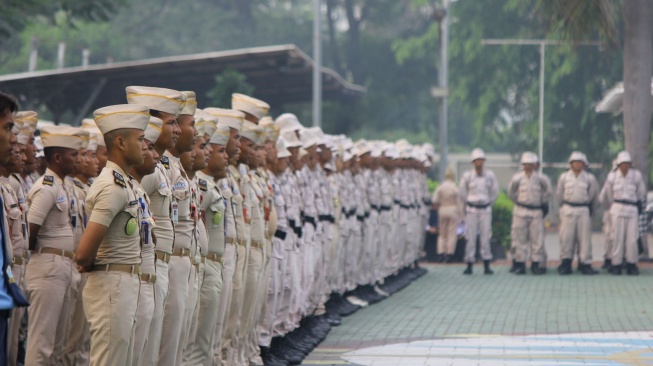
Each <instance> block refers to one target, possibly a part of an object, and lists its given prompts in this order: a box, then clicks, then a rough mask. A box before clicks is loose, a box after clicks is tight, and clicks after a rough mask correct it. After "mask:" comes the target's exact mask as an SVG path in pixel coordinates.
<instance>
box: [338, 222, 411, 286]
mask: <svg viewBox="0 0 653 366" xmlns="http://www.w3.org/2000/svg"><path fill="white" fill-rule="evenodd" d="M402 239H403V238H402ZM346 246H347V251H348V252H349V253H348V255H347V262H346V263H347V265H346V281H347V290H348V291H351V290H353V289H355V288H356V286H358V284H359V283H358V279H359V274H358V273H359V271H360V268H359V266H360V264H361V259H362V258H363V255H364V254H363V223H362V222H361V221H359V220H357V219H356V220H355V221H354V222H353V227H352V230H351V232H350V234H349V238H348V240H347V245H346Z"/></svg>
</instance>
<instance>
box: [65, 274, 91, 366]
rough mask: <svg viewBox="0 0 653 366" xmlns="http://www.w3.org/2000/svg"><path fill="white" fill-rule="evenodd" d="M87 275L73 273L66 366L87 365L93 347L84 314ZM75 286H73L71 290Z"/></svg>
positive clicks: (66, 344) (66, 342)
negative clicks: (83, 294)
mask: <svg viewBox="0 0 653 366" xmlns="http://www.w3.org/2000/svg"><path fill="white" fill-rule="evenodd" d="M87 276H88V275H87V274H85V273H79V272H77V271H73V272H72V277H73V281H72V282H73V284H74V283H77V286H74V287H75V288H74V289H73V297H72V299H73V301H74V302H73V306H72V308H73V311H72V312H71V314H70V326H69V327H68V332H67V333H68V335H67V337H66V340H65V343H64V352H63V364H64V365H66V366H77V365H87V364H88V362H89V360H88V354H89V351H90V347H91V334H90V331H89V329H88V321H86V314H85V313H84V301H83V296H82V293H83V291H84V286H85V285H86V279H87ZM72 287H73V285H72V284H71V288H72Z"/></svg>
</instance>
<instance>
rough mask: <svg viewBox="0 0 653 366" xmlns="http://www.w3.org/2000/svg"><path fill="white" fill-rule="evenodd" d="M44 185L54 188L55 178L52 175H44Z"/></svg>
mask: <svg viewBox="0 0 653 366" xmlns="http://www.w3.org/2000/svg"><path fill="white" fill-rule="evenodd" d="M43 185H44V186H53V185H54V177H53V176H51V175H44V176H43Z"/></svg>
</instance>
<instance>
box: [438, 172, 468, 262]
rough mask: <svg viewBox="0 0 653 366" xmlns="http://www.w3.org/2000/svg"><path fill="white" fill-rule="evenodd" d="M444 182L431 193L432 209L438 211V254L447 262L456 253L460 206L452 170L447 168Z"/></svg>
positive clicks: (460, 213)
mask: <svg viewBox="0 0 653 366" xmlns="http://www.w3.org/2000/svg"><path fill="white" fill-rule="evenodd" d="M444 177H445V180H444V182H443V183H442V184H441V185H439V186H438V188H437V189H436V190H435V192H434V193H433V199H432V201H433V209H435V210H438V254H442V255H444V261H445V262H449V260H450V258H451V257H452V256H453V255H454V254H455V253H456V242H457V241H458V235H457V234H456V229H457V228H458V223H459V222H460V218H461V217H462V205H461V202H460V197H459V194H458V187H457V186H456V176H455V174H454V172H453V169H451V168H447V170H446V171H445V175H444Z"/></svg>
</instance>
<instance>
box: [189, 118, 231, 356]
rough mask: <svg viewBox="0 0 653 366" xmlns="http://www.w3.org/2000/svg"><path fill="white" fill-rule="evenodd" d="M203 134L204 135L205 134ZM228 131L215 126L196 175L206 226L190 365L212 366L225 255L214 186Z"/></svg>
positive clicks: (222, 205)
mask: <svg viewBox="0 0 653 366" xmlns="http://www.w3.org/2000/svg"><path fill="white" fill-rule="evenodd" d="M205 132H207V131H206V130H205ZM229 136H230V129H229V127H228V126H226V125H218V126H217V128H216V129H215V131H214V132H213V135H212V136H211V139H210V140H209V143H210V144H211V154H210V156H209V161H208V164H207V166H206V167H205V168H204V169H203V170H201V171H198V172H197V174H196V177H197V182H198V187H199V189H200V192H201V195H202V200H201V204H200V213H201V214H200V218H201V219H202V221H203V223H204V225H205V226H206V233H205V235H206V236H207V246H208V247H207V251H206V252H205V255H204V257H205V267H204V283H203V285H202V288H201V291H200V301H199V303H200V306H199V314H198V320H197V332H196V335H195V343H194V347H193V348H192V350H191V357H190V362H189V363H190V364H192V365H207V366H212V365H213V364H214V343H215V342H216V339H215V335H216V326H217V323H218V316H219V311H217V310H218V309H219V307H220V302H221V301H220V294H221V291H222V287H223V277H222V268H223V263H224V255H225V229H226V227H225V220H226V216H225V215H226V212H225V211H226V209H227V202H225V199H224V197H223V196H222V194H221V193H220V191H219V190H218V186H217V182H218V180H219V179H222V178H224V177H226V176H227V160H228V156H227V153H226V146H227V142H228V141H229Z"/></svg>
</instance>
